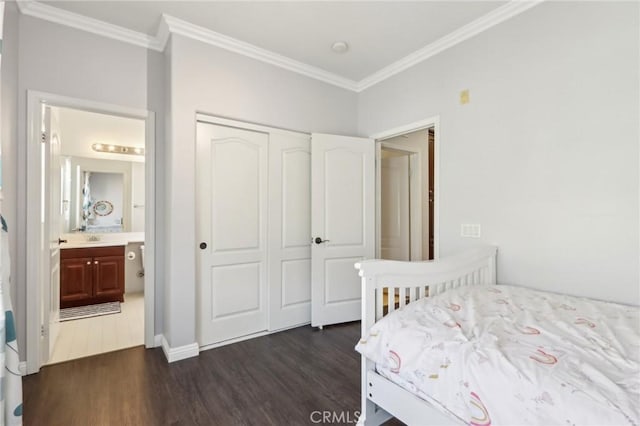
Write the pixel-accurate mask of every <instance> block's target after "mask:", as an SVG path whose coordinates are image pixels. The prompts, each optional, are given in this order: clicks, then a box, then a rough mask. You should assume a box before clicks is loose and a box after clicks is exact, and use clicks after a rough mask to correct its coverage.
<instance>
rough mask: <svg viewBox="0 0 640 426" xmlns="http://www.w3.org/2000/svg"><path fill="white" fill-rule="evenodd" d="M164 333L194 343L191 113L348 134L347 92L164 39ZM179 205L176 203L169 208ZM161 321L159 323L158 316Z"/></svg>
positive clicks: (352, 104) (173, 341) (352, 116)
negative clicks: (166, 121)
mask: <svg viewBox="0 0 640 426" xmlns="http://www.w3.org/2000/svg"><path fill="white" fill-rule="evenodd" d="M169 62H170V64H169V69H170V70H169V74H168V75H167V76H168V77H169V78H170V112H169V119H170V123H169V127H170V130H169V131H168V133H167V135H168V138H167V146H166V149H167V152H166V154H167V158H166V169H167V171H168V173H170V176H169V180H168V184H167V186H168V188H167V189H168V190H167V192H166V197H167V198H166V208H165V211H166V214H167V218H168V222H167V225H168V236H167V237H168V238H167V252H166V256H167V257H166V265H167V270H166V271H165V274H166V277H167V287H166V289H165V297H166V298H167V300H171V303H170V304H169V305H168V306H167V309H168V311H167V312H165V321H167V318H170V322H171V325H170V326H167V327H165V332H166V333H165V335H166V337H167V340H168V342H169V343H170V345H171V346H174V347H175V346H182V345H186V344H190V343H193V342H195V338H196V336H195V330H196V328H195V311H196V298H195V291H196V285H195V282H196V260H195V250H196V238H197V236H196V230H195V225H194V217H195V189H194V186H195V136H196V135H195V126H194V120H195V114H196V112H206V113H209V114H213V115H216V116H222V117H227V118H233V119H237V120H241V121H246V122H252V123H260V124H266V125H269V126H273V127H282V128H287V129H292V130H299V131H303V132H323V133H337V134H346V135H353V134H355V133H356V122H357V120H356V118H357V117H356V102H357V96H356V94H355V93H352V92H349V91H347V90H344V89H340V88H336V87H334V86H331V85H328V84H325V83H322V82H319V81H317V80H313V79H310V78H307V77H304V76H301V75H299V74H295V73H292V72H289V71H286V70H283V69H281V68H277V67H274V66H272V65H268V64H265V63H263V62H259V61H255V60H253V59H250V58H247V57H244V56H240V55H238V54H235V53H231V52H228V51H225V50H222V49H219V48H216V47H212V46H210V45H206V44H204V43H201V42H198V41H194V40H191V39H187V38H184V37H181V36H175V35H174V36H172V37H171V52H170V61H169ZM175 206H180V208H175ZM165 325H167V323H166V322H165Z"/></svg>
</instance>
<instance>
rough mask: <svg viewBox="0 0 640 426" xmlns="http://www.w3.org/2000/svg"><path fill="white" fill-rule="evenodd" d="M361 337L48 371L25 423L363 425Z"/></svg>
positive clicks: (305, 332)
mask: <svg viewBox="0 0 640 426" xmlns="http://www.w3.org/2000/svg"><path fill="white" fill-rule="evenodd" d="M359 336H360V324H359V323H350V324H343V325H336V326H331V327H325V329H324V330H322V331H319V330H315V329H312V328H311V327H300V328H296V329H293V330H288V331H284V332H281V333H276V334H272V335H269V336H265V337H260V338H256V339H251V340H247V341H244V342H240V343H235V344H232V345H228V346H224V347H222V348H217V349H211V350H208V351H204V352H201V353H200V356H199V357H197V358H191V359H187V360H183V361H179V362H175V363H173V364H168V363H167V362H166V359H165V357H164V355H163V353H162V350H161V349H159V348H156V349H150V350H145V349H144V348H142V347H137V348H132V349H126V350H122V351H118V352H111V353H107V354H102V355H98V356H93V357H89V358H83V359H79V360H74V361H68V362H65V363H62V364H56V365H52V366H47V367H44V368H43V369H42V370H41V371H40V373H38V374H34V375H30V376H27V377H25V378H24V379H23V385H24V423H25V425H64V426H73V425H82V426H85V425H92V426H97V425H303V424H314V423H316V422H314V421H315V420H318V419H320V418H321V417H320V416H321V414H313V413H314V412H320V413H322V412H324V411H329V412H332V413H337V416H339V415H340V413H344V414H342V416H343V417H342V419H343V420H345V421H344V423H350V422H352V423H355V420H356V412H357V411H358V410H359V405H360V357H359V354H358V353H357V352H355V350H354V349H353V348H354V346H355V344H356V342H357V340H358V338H359ZM333 419H334V420H339V417H333ZM338 423H341V422H333V423H332V424H338Z"/></svg>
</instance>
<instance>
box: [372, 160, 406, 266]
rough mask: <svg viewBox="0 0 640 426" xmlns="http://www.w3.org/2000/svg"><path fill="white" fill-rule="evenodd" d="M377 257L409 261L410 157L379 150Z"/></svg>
mask: <svg viewBox="0 0 640 426" xmlns="http://www.w3.org/2000/svg"><path fill="white" fill-rule="evenodd" d="M381 157H382V158H381V161H380V162H381V167H380V168H381V173H382V176H381V185H380V194H381V203H382V206H381V215H380V216H381V218H380V223H381V226H380V228H381V229H380V231H381V235H380V257H381V258H382V259H389V260H404V261H409V260H411V251H410V247H411V241H410V232H409V229H410V219H411V218H410V216H409V155H407V154H401V153H396V152H394V151H386V150H383V151H382V156H381Z"/></svg>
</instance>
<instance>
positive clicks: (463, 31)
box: [16, 0, 545, 92]
mask: <svg viewBox="0 0 640 426" xmlns="http://www.w3.org/2000/svg"><path fill="white" fill-rule="evenodd" d="M543 1H545V0H511V1H510V2H508V3H506V4H505V5H503V6H500V7H499V8H497V9H495V10H493V11H491V12H489V13H487V14H485V15H483V16H481V17H480V18H478V19H476V20H474V21H472V22H470V23H469V24H467V25H465V26H463V27H461V28H459V29H457V30H456V31H454V32H452V33H449V34H448V35H446V36H444V37H442V38H440V39H438V40H436V41H435V42H433V43H430V44H428V45H427V46H425V47H423V48H421V49H419V50H416V51H415V52H413V53H411V54H409V55H407V56H405V57H404V58H402V59H400V60H398V61H396V62H394V63H392V64H390V65H388V66H386V67H384V68H382V69H380V70H379V71H376V72H375V73H373V74H371V75H369V76H368V77H365V78H364V79H362V80H360V81H354V80H351V79H348V78H345V77H342V76H340V75H338V74H334V73H332V72H329V71H326V70H323V69H321V68H318V67H314V66H312V65H308V64H305V63H303V62H300V61H297V60H295V59H291V58H289V57H286V56H284V55H280V54H278V53H275V52H272V51H270V50H267V49H263V48H261V47H258V46H255V45H253V44H250V43H247V42H244V41H241V40H238V39H235V38H233V37H229V36H226V35H224V34H220V33H218V32H215V31H212V30H209V29H207V28H203V27H200V26H198V25H194V24H191V23H190V22H187V21H183V20H181V19H178V18H175V17H173V16H170V15H166V14H163V15H162V18H161V20H160V25H159V26H158V31H157V33H156V35H155V36H150V35H147V34H144V33H140V32H137V31H133V30H129V29H127V28H124V27H121V26H118V25H114V24H109V23H107V22H103V21H99V20H97V19H93V18H89V17H86V16H83V15H79V14H77V13H73V12H68V11H66V10H63V9H59V8H57V7H53V6H49V5H48V4H45V3H43V2H40V1H34V0H17V1H16V3H17V4H18V8H19V9H20V12H21V13H22V14H24V15H28V16H33V17H35V18H40V19H43V20H46V21H50V22H54V23H57V24H60V25H66V26H69V27H72V28H76V29H79V30H83V31H87V32H90V33H93V34H98V35H101V36H104V37H108V38H111V39H115V40H119V41H123V42H126V43H130V44H133V45H136V46H140V47H144V48H147V49H152V50H156V51H159V52H162V51H164V49H165V47H166V44H167V42H168V40H169V37H170V36H171V34H179V35H181V36H184V37H188V38H191V39H194V40H199V41H201V42H203V43H207V44H210V45H212V46H216V47H219V48H222V49H225V50H228V51H231V52H234V53H238V54H240V55H243V56H247V57H249V58H253V59H256V60H258V61H261V62H265V63H268V64H271V65H274V66H277V67H280V68H284V69H286V70H289V71H292V72H295V73H297V74H301V75H305V76H307V77H310V78H313V79H316V80H319V81H323V82H325V83H328V84H331V85H334V86H337V87H341V88H343V89H347V90H351V91H353V92H362V91H363V90H365V89H367V88H369V87H371V86H374V85H376V84H378V83H380V82H382V81H384V80H386V79H388V78H389V77H392V76H394V75H396V74H398V73H400V72H402V71H405V70H406V69H408V68H411V67H412V66H414V65H416V64H418V63H420V62H422V61H425V60H427V59H429V58H431V57H432V56H434V55H437V54H438V53H440V52H442V51H444V50H446V49H449V48H451V47H453V46H455V45H456V44H459V43H461V42H463V41H465V40H467V39H469V38H471V37H473V36H475V35H477V34H479V33H481V32H483V31H485V30H487V29H489V28H491V27H493V26H495V25H497V24H499V23H501V22H504V21H506V20H507V19H510V18H512V17H514V16H516V15H518V14H520V13H522V12H525V11H527V10H529V9H531V8H532V7H534V6H537V5H538V4H540V3H542V2H543Z"/></svg>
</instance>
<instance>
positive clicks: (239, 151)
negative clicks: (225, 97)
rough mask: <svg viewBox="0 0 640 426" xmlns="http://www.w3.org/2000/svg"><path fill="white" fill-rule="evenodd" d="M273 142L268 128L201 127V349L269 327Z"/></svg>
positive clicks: (198, 139) (199, 198)
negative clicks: (269, 201) (269, 197)
mask: <svg viewBox="0 0 640 426" xmlns="http://www.w3.org/2000/svg"><path fill="white" fill-rule="evenodd" d="M268 144H269V136H268V134H266V133H261V132H257V131H249V130H243V129H238V128H233V127H226V126H222V125H214V124H210V123H201V122H199V123H198V124H197V159H196V168H197V170H196V173H197V189H196V190H197V200H196V202H197V206H196V209H197V214H198V217H197V226H198V228H197V235H198V236H199V238H200V241H199V242H198V243H199V244H200V249H198V252H199V255H198V256H197V260H198V270H199V286H198V287H199V288H198V290H199V292H198V308H199V309H198V310H199V312H198V342H199V344H200V345H201V346H206V345H212V344H217V343H221V342H223V341H225V340H229V339H234V338H239V337H242V336H246V335H249V334H253V333H257V332H261V331H266V330H267V326H268V324H267V213H268V205H267V189H268V188H267V161H268V157H267V155H268ZM176 208H179V206H176Z"/></svg>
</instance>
